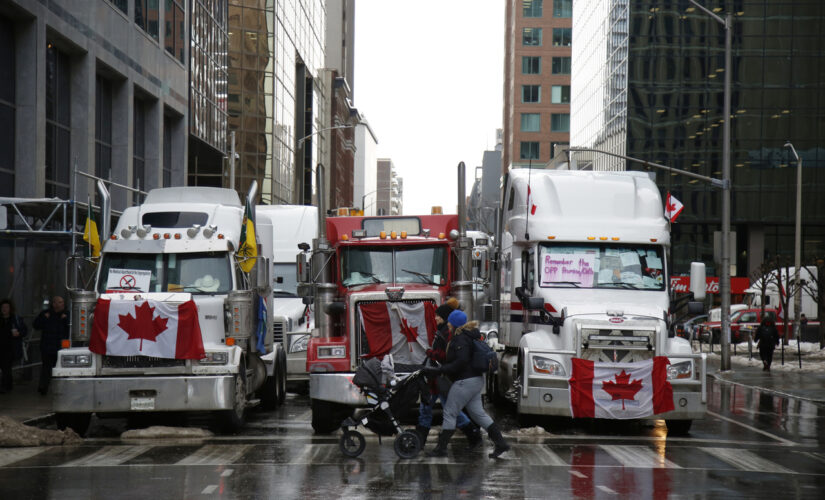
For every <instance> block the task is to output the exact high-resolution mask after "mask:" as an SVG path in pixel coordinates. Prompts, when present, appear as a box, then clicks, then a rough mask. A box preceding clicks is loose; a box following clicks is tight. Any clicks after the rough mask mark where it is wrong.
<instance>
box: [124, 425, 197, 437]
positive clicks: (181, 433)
mask: <svg viewBox="0 0 825 500" xmlns="http://www.w3.org/2000/svg"><path fill="white" fill-rule="evenodd" d="M212 436H213V434H212V433H211V432H209V431H208V430H206V429H198V428H192V427H166V426H163V425H153V426H152V427H147V428H145V429H132V430H128V431H126V432H124V433H123V434H121V435H120V438H121V439H193V438H194V439H203V438H210V437H212Z"/></svg>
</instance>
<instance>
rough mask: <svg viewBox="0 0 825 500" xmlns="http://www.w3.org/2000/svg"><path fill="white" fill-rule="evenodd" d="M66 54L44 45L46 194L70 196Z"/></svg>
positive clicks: (68, 85)
mask: <svg viewBox="0 0 825 500" xmlns="http://www.w3.org/2000/svg"><path fill="white" fill-rule="evenodd" d="M70 85H71V82H70V81H69V56H68V55H66V54H64V53H63V52H60V51H59V50H57V49H56V48H55V47H54V46H53V45H52V44H51V43H49V44H48V45H47V48H46V196H47V197H56V198H64V199H68V198H69V172H70V169H71V167H70V164H71V162H70V160H69V156H70V154H71V152H70V149H71V148H70V146H69V144H70V141H71V129H70V127H71V115H70V111H69V110H70V102H71V101H70V100H71V96H70V95H69V94H70Z"/></svg>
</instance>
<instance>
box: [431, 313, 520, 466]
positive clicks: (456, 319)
mask: <svg viewBox="0 0 825 500" xmlns="http://www.w3.org/2000/svg"><path fill="white" fill-rule="evenodd" d="M447 323H448V324H449V325H450V326H449V327H450V328H451V329H452V331H453V337H452V339H451V340H450V343H449V344H448V345H447V358H446V360H445V363H444V364H443V365H441V366H440V367H427V368H426V370H427V371H428V372H429V373H437V374H440V373H445V374H446V375H447V376H448V377H449V378H450V380H451V381H452V382H453V385H452V386H451V387H450V392H449V393H448V394H447V403H446V406H445V407H444V422H443V424H442V426H441V429H442V430H441V433H440V434H439V435H438V446H436V447H435V449H433V450H432V451H430V452H428V453H427V455H428V456H431V457H443V456H446V455H447V444H448V443H449V442H450V438H451V437H452V436H453V434H454V433H455V428H456V419H457V418H458V413H459V411H461V409H462V408H464V409H465V410H466V411H467V413H468V414H469V415H470V418H471V419H473V421H474V422H476V423H477V424H479V425H480V426H481V427H482V428H483V429H485V430H486V431H487V434H488V435H489V436H490V439H491V440H492V441H493V443H494V444H495V449H494V450H493V452H492V453H490V454H489V455H488V456H489V457H490V458H497V457H498V456H499V455H501V454H502V453H504V452H506V451H507V450H509V449H510V445H509V444H507V441H505V440H504V436H502V435H501V430H500V429H499V427H498V424H496V423H495V422H494V421H493V419H492V418H490V415H488V414H487V412H485V411H484V405H483V404H482V403H481V391H482V389H483V388H484V377H482V376H481V374H479V373H477V372H476V371H475V370H473V368H472V365H471V360H472V355H473V341H474V340H476V339H480V338H481V332H479V330H478V322H477V321H472V322H470V323H467V315H466V314H464V311H461V310H455V311H453V312H451V313H450V315H449V316H448V317H447Z"/></svg>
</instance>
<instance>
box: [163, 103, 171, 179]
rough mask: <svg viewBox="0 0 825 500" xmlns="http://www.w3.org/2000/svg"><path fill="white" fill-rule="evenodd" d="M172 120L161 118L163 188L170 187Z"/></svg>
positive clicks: (167, 117)
mask: <svg viewBox="0 0 825 500" xmlns="http://www.w3.org/2000/svg"><path fill="white" fill-rule="evenodd" d="M172 126H173V125H172V118H171V117H169V116H165V115H164V117H163V186H162V187H170V186H171V185H172Z"/></svg>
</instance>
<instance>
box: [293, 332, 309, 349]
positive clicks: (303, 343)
mask: <svg viewBox="0 0 825 500" xmlns="http://www.w3.org/2000/svg"><path fill="white" fill-rule="evenodd" d="M292 339H293V340H292V342H291V343H290V345H289V352H290V353H293V352H304V351H306V350H307V344H309V334H304V335H293V336H292Z"/></svg>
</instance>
